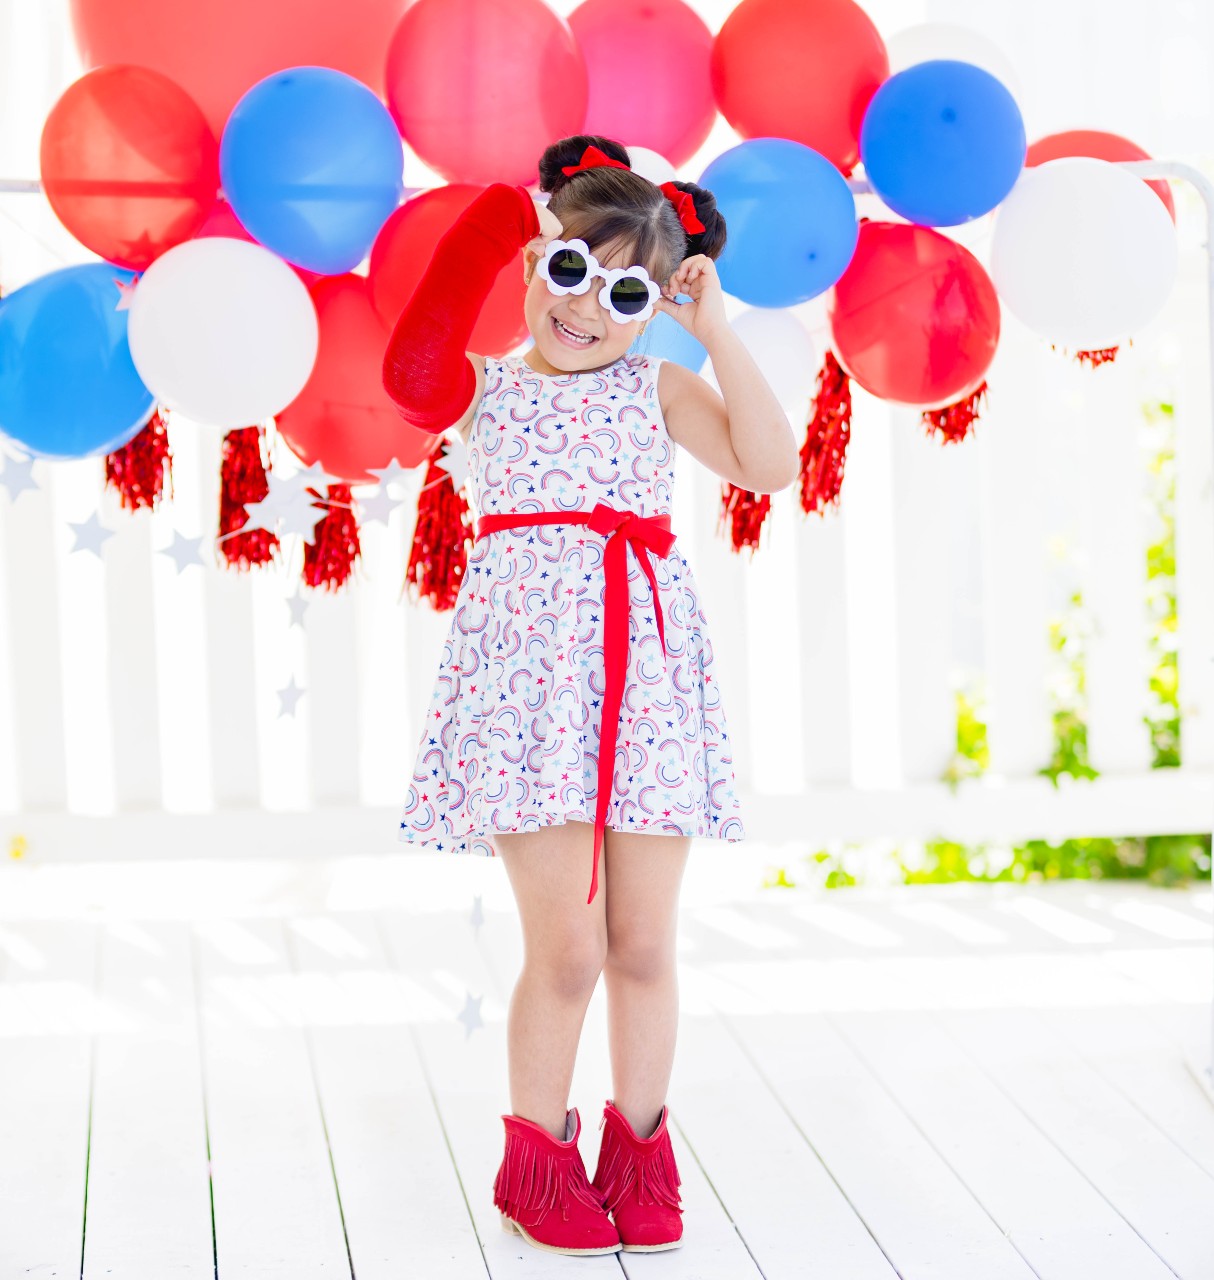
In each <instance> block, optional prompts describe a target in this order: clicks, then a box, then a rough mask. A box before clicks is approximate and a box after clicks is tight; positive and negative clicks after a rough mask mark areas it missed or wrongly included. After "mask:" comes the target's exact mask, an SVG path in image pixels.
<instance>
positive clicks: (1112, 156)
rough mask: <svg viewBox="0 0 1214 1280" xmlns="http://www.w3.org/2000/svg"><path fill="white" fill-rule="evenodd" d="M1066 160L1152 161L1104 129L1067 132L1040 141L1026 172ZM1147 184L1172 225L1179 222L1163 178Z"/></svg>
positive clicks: (1029, 157)
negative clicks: (1162, 205) (1082, 158)
mask: <svg viewBox="0 0 1214 1280" xmlns="http://www.w3.org/2000/svg"><path fill="white" fill-rule="evenodd" d="M1063 156H1091V157H1092V158H1093V159H1095V160H1109V161H1114V162H1115V161H1117V160H1150V159H1151V156H1150V154H1149V153H1148V152H1146V151H1144V150H1143V149H1142V148H1141V147H1140V146H1138V144H1137V143H1134V142H1131V141H1130V140H1129V138H1123V137H1122V136H1121V135H1120V134H1118V133H1105V132H1104V131H1103V130H1101V129H1068V130H1066V131H1065V132H1063V133H1051V134H1047V135H1046V136H1045V137H1044V138H1038V139H1037V141H1036V142H1034V143H1033V144H1032V146H1030V147H1029V149H1028V154H1027V155H1026V156H1025V158H1024V165H1025V168H1026V169H1027V168H1029V167H1030V166H1031V165H1035V164H1045V162H1046V161H1047V160H1060V159H1061V158H1062V157H1063ZM1143 181H1144V182H1146V183H1147V186H1148V187H1150V188H1151V190H1152V191H1154V192H1155V194H1156V195H1157V196H1158V197H1159V198H1160V199H1161V200H1162V201H1163V204H1164V208H1165V209H1167V211H1168V216H1169V217H1170V218H1171V219H1172V221H1173V222H1175V221H1176V205H1175V204H1174V203H1173V202H1172V190H1171V188H1170V187H1169V186H1168V184H1167V182H1166V181H1165V180H1164V179H1163V178H1155V179H1153V180H1150V181H1147V180H1146V179H1145V178H1144V179H1143Z"/></svg>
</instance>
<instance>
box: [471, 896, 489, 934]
mask: <svg viewBox="0 0 1214 1280" xmlns="http://www.w3.org/2000/svg"><path fill="white" fill-rule="evenodd" d="M468 923H469V924H470V925H471V926H472V932H473V933H475V932H476V931H477V930H478V929H479V928H480V927H481V925H483V924H484V923H485V913H484V911H483V910H482V908H481V895H480V894H479V893H478V894H476V895H475V896H474V897H473V899H472V915H471V916H470V917H469V918H468Z"/></svg>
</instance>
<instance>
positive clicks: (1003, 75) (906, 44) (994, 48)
mask: <svg viewBox="0 0 1214 1280" xmlns="http://www.w3.org/2000/svg"><path fill="white" fill-rule="evenodd" d="M885 51H886V53H888V55H889V73H890V75H891V76H892V75H894V74H895V73H896V72H898V71H905V70H906V68H907V67H913V66H916V65H917V64H918V63H920V62H934V61H935V60H936V59H938V58H948V59H951V60H952V61H953V62H969V63H972V64H973V65H974V66H976V67H981V68H982V70H983V71H989V72H990V74H991V75H993V76H994V77H995V79H996V80H998V81H1000V83H1001V84H1002V85H1003V87H1004V88H1005V89H1006V90H1007V91H1008V92H1009V93H1010V94H1011V95H1012V97H1013V98H1015V99H1016V100H1017V101H1019V100H1020V78H1019V76H1017V75H1016V69H1015V68H1014V67H1013V66H1012V64H1011V62H1010V61H1009V60H1008V58H1007V55H1006V54H1005V53H1004V52H1003V50H1002V49H1001V48H1000V47H999V46H998V45H997V44H996V43H995V42H994V41H993V40H988V39H987V37H986V36H984V35H982V34H981V33H980V32H978V31H971V30H970V29H969V28H968V27H955V26H953V25H952V23H949V22H923V23H920V24H919V25H918V26H914V27H907V28H906V29H905V30H903V31H899V32H897V33H896V34H895V35H893V36H891V37H890V38H889V39H888V40H887V41H886V42H885Z"/></svg>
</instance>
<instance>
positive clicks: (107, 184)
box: [40, 66, 219, 271]
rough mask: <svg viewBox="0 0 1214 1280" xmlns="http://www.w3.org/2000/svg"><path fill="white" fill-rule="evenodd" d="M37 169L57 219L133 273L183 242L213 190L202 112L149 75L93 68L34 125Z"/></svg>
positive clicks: (213, 148)
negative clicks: (42, 121)
mask: <svg viewBox="0 0 1214 1280" xmlns="http://www.w3.org/2000/svg"><path fill="white" fill-rule="evenodd" d="M40 167H41V172H42V189H43V191H44V192H45V193H46V198H47V200H48V201H49V202H50V205H51V208H52V209H54V211H55V214H56V216H57V217H58V218H59V221H60V222H62V223H63V225H64V226H65V227H66V228H67V229H68V230H69V231H70V232H71V233H72V235H74V236H75V237H76V239H77V240H79V241H80V243H81V244H83V245H85V246H86V247H87V248H89V249H92V251H93V252H94V253H96V254H98V255H100V256H101V257H102V258H104V259H105V260H106V261H107V262H113V263H115V264H117V265H118V266H122V267H128V268H130V269H131V270H132V271H142V270H143V269H144V268H145V267H147V266H148V265H149V264H150V263H151V262H153V261H154V260H155V259H156V258H157V257H159V256H160V254H162V253H163V252H164V251H165V250H166V249H169V248H171V247H172V246H173V245H175V244H180V243H181V242H182V241H183V240H188V239H190V237H191V236H192V235H193V234H194V233H195V232H196V231H197V230H198V228H199V227H200V226H201V225H202V223H203V221H204V219H205V218H206V216H207V212H208V211H209V210H210V208H211V206H212V205H213V204H214V203H215V195H216V193H217V192H218V190H219V148H218V145H217V144H216V142H215V137H214V135H213V134H212V133H211V130H210V129H209V128H208V126H207V122H206V120H205V119H204V118H203V115H202V112H201V111H199V109H198V106H197V104H196V103H195V102H194V101H193V100H192V99H191V98H190V96H189V94H187V93H186V92H185V90H184V89H182V88H180V87H179V86H178V85H176V84H174V83H173V81H172V80H169V79H168V78H167V77H165V76H162V75H161V74H160V72H159V71H153V70H152V69H151V68H150V67H132V66H112V67H99V68H98V69H97V70H96V71H90V72H89V73H88V74H87V75H83V76H81V77H80V79H79V80H77V81H75V82H74V83H73V84H71V85H69V86H68V88H67V89H66V90H65V92H64V93H63V95H62V97H60V99H59V101H58V102H56V103H55V105H54V106H53V107H52V108H51V110H50V114H49V115H48V116H47V117H46V123H45V124H44V125H43V126H42V140H41V145H40Z"/></svg>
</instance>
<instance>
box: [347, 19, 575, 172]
mask: <svg viewBox="0 0 1214 1280" xmlns="http://www.w3.org/2000/svg"><path fill="white" fill-rule="evenodd" d="M341 7H342V6H340V5H334V8H336V9H340V8H341ZM387 80H388V109H389V111H391V113H392V117H393V119H394V120H395V121H396V123H397V126H398V128H399V129H400V132H401V136H402V137H403V138H404V139H405V141H406V142H407V143H408V144H409V145H410V146H411V147H412V148H413V150H414V151H415V152H417V154H418V156H419V157H420V158H421V160H422V161H423V163H425V164H427V165H429V167H430V168H431V169H434V170H436V171H437V172H438V173H441V174H442V175H443V177H444V178H446V179H447V180H448V182H474V183H480V184H482V185H488V184H489V183H491V182H508V183H512V184H513V183H521V184H522V185H524V186H528V187H534V186H538V184H539V169H538V166H539V159H540V156H541V155H542V154H543V152H544V148H545V147H547V146H548V145H549V144H550V143H551V142H553V141H555V140H556V139H557V138H563V137H567V136H568V135H570V134H574V133H581V132H582V131H583V129H582V125H583V122H584V121H585V119H586V94H587V87H586V63H585V61H584V60H583V58H582V54H581V51H580V50H579V49H578V46H577V41H576V40H575V39H574V38H573V32H572V31H570V29H569V25H568V23H566V22H564V21H563V20H562V19H561V18H559V17H557V15H556V14H555V13H553V12H552V10H551V9H549V8H548V6H547V5H546V4H544V3H543V0H413V3H412V4H411V5H410V6H409V8H408V9H406V10H405V15H404V17H403V18H401V20H400V25H399V26H398V27H397V28H396V34H395V35H394V36H393V37H392V44H391V47H390V48H389V50H388V75H387Z"/></svg>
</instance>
